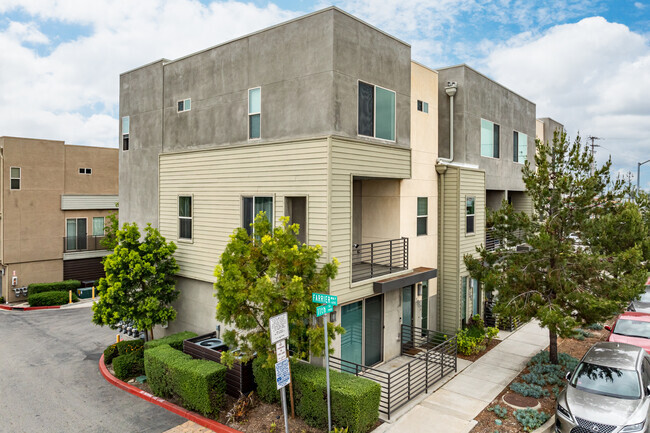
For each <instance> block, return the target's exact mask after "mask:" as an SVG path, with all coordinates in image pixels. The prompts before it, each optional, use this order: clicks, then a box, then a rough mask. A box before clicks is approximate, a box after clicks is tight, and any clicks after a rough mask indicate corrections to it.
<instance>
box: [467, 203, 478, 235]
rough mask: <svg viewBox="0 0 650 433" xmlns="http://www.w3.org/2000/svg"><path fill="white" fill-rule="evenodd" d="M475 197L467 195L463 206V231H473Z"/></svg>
mask: <svg viewBox="0 0 650 433" xmlns="http://www.w3.org/2000/svg"><path fill="white" fill-rule="evenodd" d="M475 204H476V198H474V197H467V199H466V206H465V233H466V234H469V233H474V216H475V214H476V206H475Z"/></svg>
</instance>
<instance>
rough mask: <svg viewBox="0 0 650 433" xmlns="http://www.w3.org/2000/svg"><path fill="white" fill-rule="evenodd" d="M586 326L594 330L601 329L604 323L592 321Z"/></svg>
mask: <svg viewBox="0 0 650 433" xmlns="http://www.w3.org/2000/svg"><path fill="white" fill-rule="evenodd" d="M584 328H585V329H590V330H592V331H600V330H601V329H603V325H601V324H600V323H590V324H589V325H587V326H585V327H584Z"/></svg>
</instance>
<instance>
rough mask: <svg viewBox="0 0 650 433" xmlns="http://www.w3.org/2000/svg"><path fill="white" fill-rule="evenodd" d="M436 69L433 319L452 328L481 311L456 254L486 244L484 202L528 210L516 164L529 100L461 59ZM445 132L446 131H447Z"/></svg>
mask: <svg viewBox="0 0 650 433" xmlns="http://www.w3.org/2000/svg"><path fill="white" fill-rule="evenodd" d="M438 73H439V91H438V98H439V128H438V141H439V145H440V161H439V162H440V163H439V164H438V166H437V167H436V170H437V172H438V174H439V179H440V180H439V185H440V200H439V202H438V208H439V215H440V217H439V220H438V221H439V238H438V242H439V249H438V251H440V254H439V277H438V279H439V281H438V291H439V302H438V306H439V317H440V321H439V326H440V330H441V331H443V332H449V333H451V332H455V331H456V330H457V329H459V328H460V327H461V326H462V325H463V323H465V322H466V321H467V320H468V319H469V318H470V317H471V316H472V315H474V314H481V315H483V306H484V300H485V294H484V293H483V290H482V288H481V287H480V284H479V283H478V281H476V280H475V279H473V278H471V277H470V276H469V273H468V272H467V269H466V268H465V264H464V261H463V257H464V255H466V254H476V248H477V247H478V246H481V245H487V246H488V248H489V247H490V246H492V247H493V246H494V243H493V242H494V241H493V240H491V239H490V237H489V229H487V230H486V227H485V218H486V209H492V210H496V209H498V208H499V207H500V206H501V203H502V201H503V200H507V201H508V202H509V203H511V204H512V205H513V206H514V207H515V209H517V210H521V211H526V212H531V211H532V208H531V201H530V199H529V198H528V196H527V195H526V193H525V185H524V182H523V179H522V173H521V169H522V168H523V166H524V163H525V161H526V160H528V161H530V162H531V163H532V164H534V163H535V160H534V155H535V138H534V137H535V134H536V121H535V104H534V103H532V102H530V101H529V100H527V99H526V98H523V97H522V96H519V95H517V94H516V93H514V92H512V91H511V90H508V89H507V88H505V87H503V86H502V85H501V84H499V83H497V82H495V81H493V80H491V79H489V78H487V77H486V76H484V75H482V74H481V73H479V72H477V71H475V70H474V69H472V68H470V67H469V66H467V65H459V66H452V67H448V68H442V69H438ZM452 131H453V133H452Z"/></svg>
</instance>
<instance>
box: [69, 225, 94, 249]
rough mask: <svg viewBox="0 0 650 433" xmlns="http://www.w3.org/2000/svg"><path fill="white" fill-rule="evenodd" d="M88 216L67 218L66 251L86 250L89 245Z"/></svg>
mask: <svg viewBox="0 0 650 433" xmlns="http://www.w3.org/2000/svg"><path fill="white" fill-rule="evenodd" d="M86 226H87V220H86V218H68V219H67V220H66V241H65V244H66V251H73V250H85V249H86V248H87V246H88V243H87V241H88V239H87V238H86V235H87V233H88V232H87V227H86Z"/></svg>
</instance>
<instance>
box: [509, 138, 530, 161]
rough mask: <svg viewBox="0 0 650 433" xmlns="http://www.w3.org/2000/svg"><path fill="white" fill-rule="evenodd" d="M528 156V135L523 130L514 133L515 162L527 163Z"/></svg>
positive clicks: (513, 153) (513, 149)
mask: <svg viewBox="0 0 650 433" xmlns="http://www.w3.org/2000/svg"><path fill="white" fill-rule="evenodd" d="M527 156H528V136H527V135H526V134H524V133H523V132H518V131H514V132H513V133H512V158H513V161H515V162H520V163H522V164H523V163H525V162H526V157H527Z"/></svg>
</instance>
